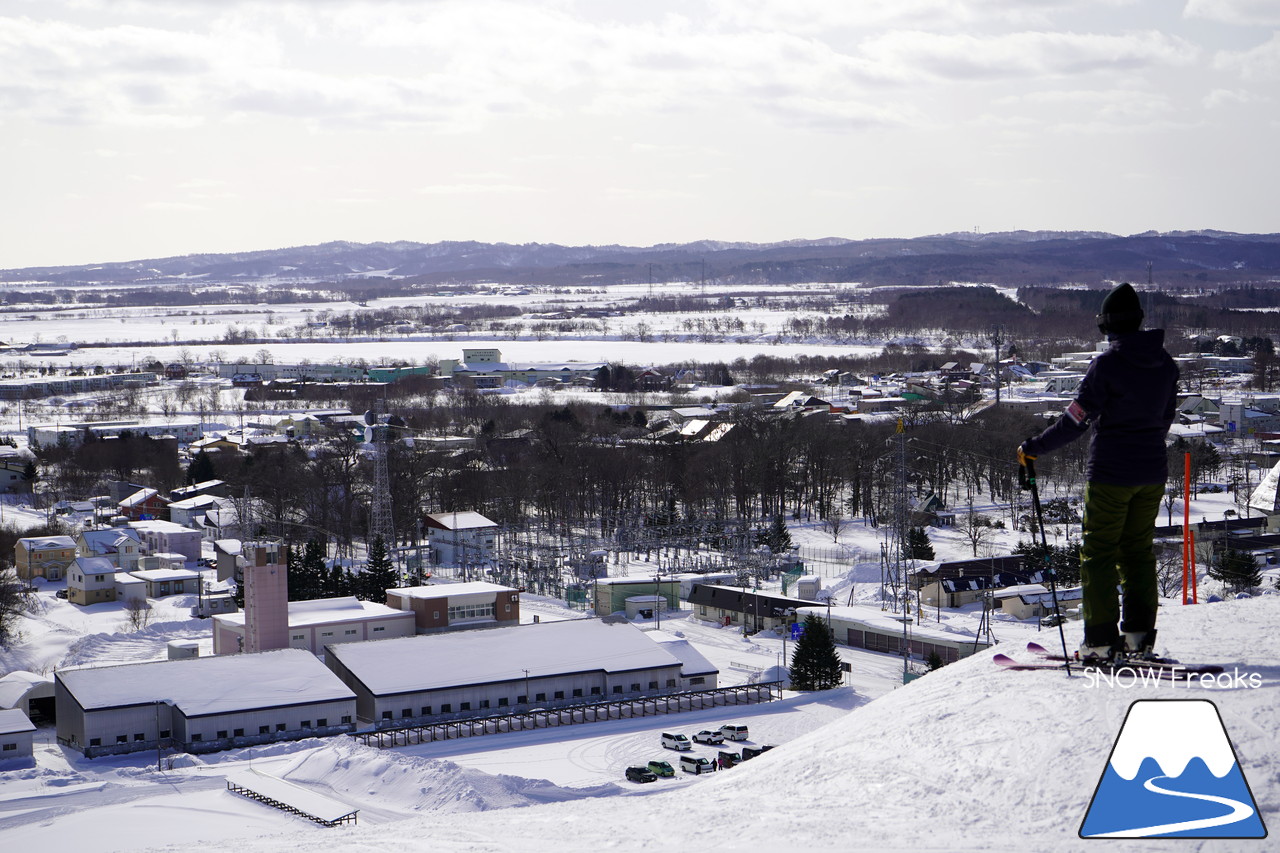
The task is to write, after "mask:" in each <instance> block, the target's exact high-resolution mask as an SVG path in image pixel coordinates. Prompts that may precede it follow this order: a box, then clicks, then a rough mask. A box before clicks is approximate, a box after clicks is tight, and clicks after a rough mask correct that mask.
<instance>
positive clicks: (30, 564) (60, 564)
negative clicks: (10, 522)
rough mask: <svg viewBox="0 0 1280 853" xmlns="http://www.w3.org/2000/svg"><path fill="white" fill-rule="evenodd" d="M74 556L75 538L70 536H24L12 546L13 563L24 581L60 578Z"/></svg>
mask: <svg viewBox="0 0 1280 853" xmlns="http://www.w3.org/2000/svg"><path fill="white" fill-rule="evenodd" d="M75 558H76V540H74V539H72V538H71V537H70V536H26V537H23V538H21V539H19V540H18V541H17V542H16V543H14V546H13V564H14V567H15V568H16V569H17V572H18V577H19V579H21V580H24V581H30V580H34V579H36V578H44V579H45V580H51V581H57V580H62V577H63V575H64V574H65V573H66V571H67V566H69V565H71V561H72V560H74V559H75Z"/></svg>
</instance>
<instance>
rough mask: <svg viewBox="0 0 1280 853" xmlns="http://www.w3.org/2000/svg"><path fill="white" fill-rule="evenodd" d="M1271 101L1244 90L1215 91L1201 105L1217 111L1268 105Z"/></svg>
mask: <svg viewBox="0 0 1280 853" xmlns="http://www.w3.org/2000/svg"><path fill="white" fill-rule="evenodd" d="M1270 100H1271V99H1270V98H1267V97H1264V96H1261V95H1258V94H1257V93H1255V92H1250V91H1247V90H1244V89H1214V90H1213V91H1212V92H1210V93H1209V94H1207V95H1205V96H1204V98H1202V99H1201V101H1200V103H1201V105H1202V106H1204V108H1205V109H1210V110H1211V109H1217V108H1219V107H1233V106H1239V105H1242V104H1256V103H1266V102H1269V101H1270Z"/></svg>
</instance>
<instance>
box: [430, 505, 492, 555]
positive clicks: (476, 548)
mask: <svg viewBox="0 0 1280 853" xmlns="http://www.w3.org/2000/svg"><path fill="white" fill-rule="evenodd" d="M422 522H423V529H424V530H425V531H426V534H427V547H428V548H429V549H430V551H431V562H432V563H433V564H435V565H437V566H479V565H483V564H484V563H487V562H489V561H491V560H492V559H493V558H494V556H495V554H496V550H497V534H498V523H497V522H496V521H490V520H489V519H487V518H485V517H484V516H483V515H481V514H480V513H478V512H436V513H431V514H429V515H427V516H426V517H424V518H423V520H422Z"/></svg>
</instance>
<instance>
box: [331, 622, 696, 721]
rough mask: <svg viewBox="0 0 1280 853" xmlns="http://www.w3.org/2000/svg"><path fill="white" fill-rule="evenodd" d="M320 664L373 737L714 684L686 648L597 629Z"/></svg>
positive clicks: (526, 630) (448, 642)
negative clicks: (376, 730) (352, 701)
mask: <svg viewBox="0 0 1280 853" xmlns="http://www.w3.org/2000/svg"><path fill="white" fill-rule="evenodd" d="M423 661H430V665H429V666H424V665H423ZM325 663H326V665H327V666H328V667H329V668H330V669H331V670H332V671H333V672H334V673H335V674H336V675H337V676H338V678H340V679H341V680H342V682H343V683H344V684H346V685H347V686H348V687H350V688H351V690H352V691H354V692H355V694H356V708H357V716H358V718H359V720H360V722H361V723H371V724H373V725H375V726H377V727H380V728H382V727H389V726H403V725H413V724H418V723H422V722H427V721H439V720H441V719H454V718H466V717H476V716H487V715H489V714H493V713H502V712H504V711H510V712H514V711H516V710H519V709H525V710H527V709H528V708H529V707H530V706H534V705H536V706H539V707H544V708H552V707H564V706H567V705H580V704H586V703H590V702H603V701H607V700H610V699H635V698H638V697H640V696H644V695H658V694H662V693H670V692H679V691H687V690H704V689H712V688H714V687H716V681H717V678H718V676H719V670H717V669H716V668H715V667H714V666H713V665H712V664H711V663H710V662H708V661H707V660H706V658H704V657H703V656H702V655H701V654H700V653H698V652H697V651H696V650H695V649H693V648H692V647H687V648H683V649H680V651H679V653H676V652H675V651H673V649H672V648H670V647H668V646H667V645H666V644H664V643H658V642H654V640H653V639H651V638H650V637H649V635H648V634H646V633H645V632H643V631H640V630H639V629H637V628H636V627H634V626H633V625H630V624H628V623H626V622H625V621H622V620H618V621H612V620H597V619H573V620H568V621H564V622H543V623H540V624H536V625H522V626H519V627H512V628H503V629H501V630H496V631H463V632H458V633H448V634H422V635H418V636H415V637H405V638H403V639H399V640H387V641H386V642H381V643H348V644H345V645H339V646H331V647H329V648H328V649H327V652H326V655H325Z"/></svg>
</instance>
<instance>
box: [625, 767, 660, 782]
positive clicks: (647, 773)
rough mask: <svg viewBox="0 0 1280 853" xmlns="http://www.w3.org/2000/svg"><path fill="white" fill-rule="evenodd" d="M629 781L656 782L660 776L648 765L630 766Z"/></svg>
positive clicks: (628, 771)
mask: <svg viewBox="0 0 1280 853" xmlns="http://www.w3.org/2000/svg"><path fill="white" fill-rule="evenodd" d="M627 781H628V782H656V781H658V777H657V775H656V774H655V773H654V772H653V771H652V770H650V769H649V768H648V767H628V768H627Z"/></svg>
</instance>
